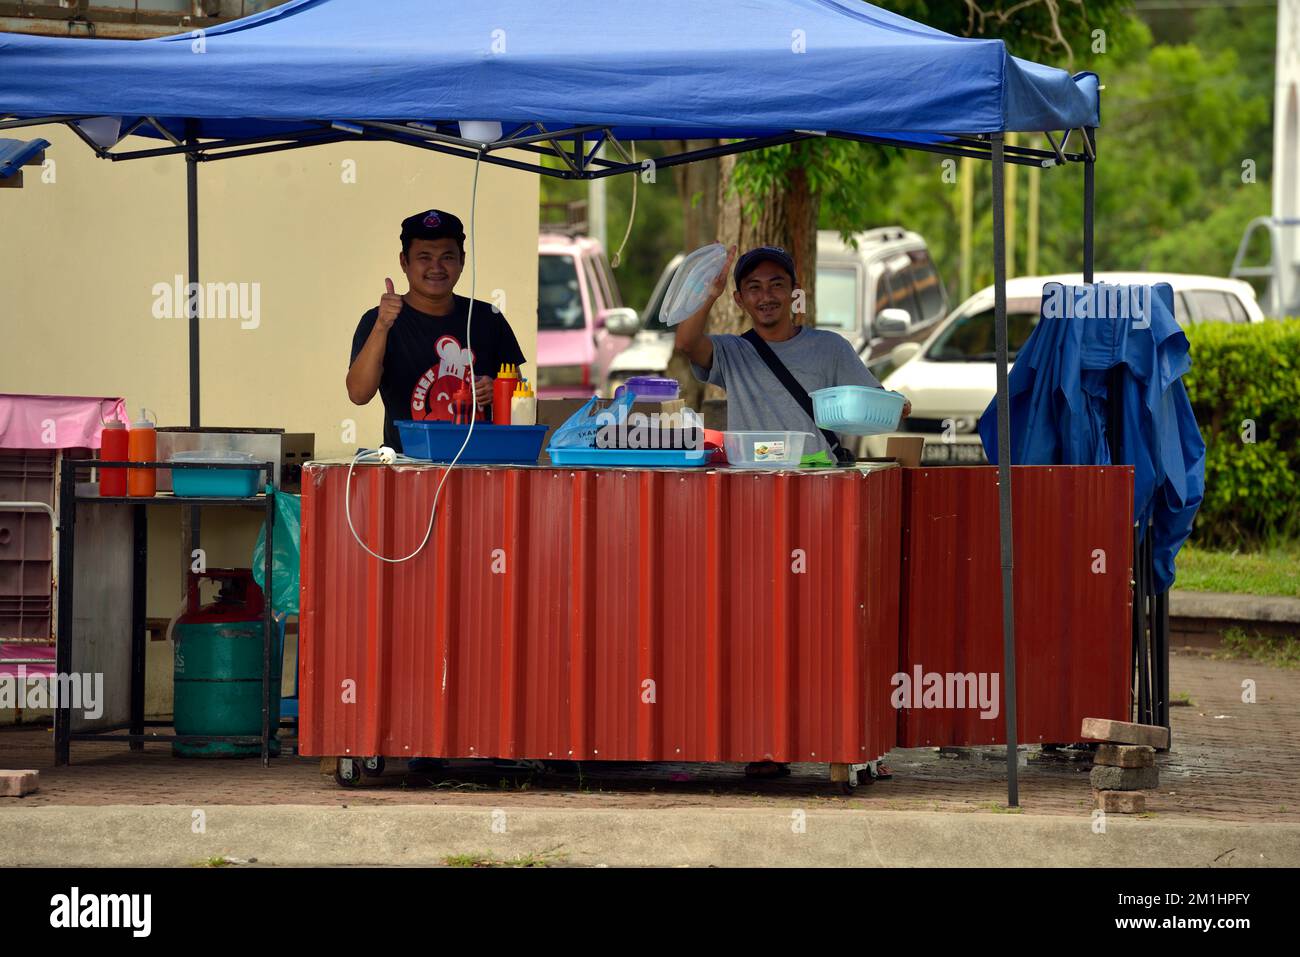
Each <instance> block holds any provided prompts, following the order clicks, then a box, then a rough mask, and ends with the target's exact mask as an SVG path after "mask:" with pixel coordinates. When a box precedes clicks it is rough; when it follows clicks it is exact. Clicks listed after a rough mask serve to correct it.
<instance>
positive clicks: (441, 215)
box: [402, 209, 465, 249]
mask: <svg viewBox="0 0 1300 957" xmlns="http://www.w3.org/2000/svg"><path fill="white" fill-rule="evenodd" d="M412 239H455V240H457V241H458V242H462V243H463V242H464V241H465V227H464V226H463V225H461V222H460V219H459V217H457V216H454V215H452V214H451V213H448V212H444V211H443V210H441V209H426V210H425V211H424V212H422V213H416V214H415V215H414V216H407V217H406V218H405V219H404V220H402V248H403V249H405V248H406V246H407V244H408V243H410V241H411V240H412Z"/></svg>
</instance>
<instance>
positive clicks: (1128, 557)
mask: <svg viewBox="0 0 1300 957" xmlns="http://www.w3.org/2000/svg"><path fill="white" fill-rule="evenodd" d="M997 481H998V474H997V469H996V468H992V467H970V468H960V467H957V468H954V467H948V468H928V469H926V468H921V469H907V470H905V472H904V484H903V502H904V509H905V512H906V516H905V520H904V531H903V569H904V571H903V589H904V591H903V603H902V658H901V660H902V663H903V666H902V668H900V671H902V672H904V673H906V674H908V675H909V676H913V675H915V673H916V671H915V669H916V668H917V667H918V666H919V667H920V668H921V671H922V674H925V673H937V674H941V675H948V674H953V675H956V674H977V675H978V674H980V673H984V674H994V673H996V674H997V675H999V680H1000V676H1001V675H1002V673H1003V662H1002V590H1001V553H1000V550H999V544H998V542H999V539H998V486H997ZM1011 481H1012V486H1011V493H1012V509H1013V519H1014V524H1013V536H1012V540H1013V550H1014V560H1015V609H1016V629H1015V634H1016V684H1017V690H1018V693H1017V701H1018V711H1017V715H1016V717H1017V721H1016V725H1017V728H1018V732H1017V733H1018V737H1019V740H1020V742H1021V743H1027V744H1036V743H1039V742H1052V743H1068V742H1073V741H1076V740H1078V738H1079V726H1080V724H1081V722H1082V719H1083V718H1085V717H1097V718H1117V719H1120V720H1125V721H1126V720H1128V718H1129V670H1130V655H1131V653H1132V651H1131V648H1132V619H1131V616H1132V590H1131V587H1130V585H1129V581H1130V578H1131V576H1132V565H1133V539H1132V535H1133V520H1132V515H1133V469H1132V468H1131V467H1129V466H1115V467H1104V468H1103V467H1097V466H1020V467H1016V468H1014V469H1012V480H1011ZM1103 563H1104V564H1103ZM1103 569H1104V570H1103ZM913 703H915V701H913ZM1005 729H1006V719H1005V717H1004V716H1003V715H1002V714H1001V713H999V714H998V716H997V717H996V718H981V717H980V711H979V709H977V708H969V707H967V708H964V709H955V708H934V707H921V708H915V707H914V708H910V709H904V710H902V711H901V712H900V716H899V741H898V743H899V746H900V747H922V746H926V745H975V744H992V743H1005V742H1006V733H1005Z"/></svg>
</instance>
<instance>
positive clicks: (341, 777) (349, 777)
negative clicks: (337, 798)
mask: <svg viewBox="0 0 1300 957" xmlns="http://www.w3.org/2000/svg"><path fill="white" fill-rule="evenodd" d="M361 775H362V772H361V762H360V761H358V760H357V759H356V758H339V763H338V765H337V766H336V767H335V769H334V783H336V784H337V785H338V786H339V787H343V788H354V787H356V786H357V785H359V784H360V783H361Z"/></svg>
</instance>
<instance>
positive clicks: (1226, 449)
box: [1184, 319, 1300, 546]
mask: <svg viewBox="0 0 1300 957" xmlns="http://www.w3.org/2000/svg"><path fill="white" fill-rule="evenodd" d="M1187 338H1188V340H1189V341H1190V342H1191V347H1192V369H1191V372H1189V373H1188V374H1187V376H1186V378H1185V380H1184V381H1185V382H1186V385H1187V393H1188V396H1189V397H1190V398H1191V401H1192V408H1193V410H1194V411H1195V413H1196V421H1197V422H1198V423H1199V424H1200V426H1201V435H1202V436H1204V438H1205V501H1204V502H1203V503H1202V504H1201V510H1200V513H1199V514H1198V515H1197V518H1196V528H1195V531H1194V532H1193V534H1192V539H1193V541H1195V542H1198V543H1199V544H1202V545H1210V546H1225V545H1227V546H1235V545H1241V544H1246V545H1255V544H1259V543H1262V542H1267V541H1276V540H1277V539H1279V538H1285V539H1290V538H1294V537H1296V536H1297V535H1300V447H1297V438H1300V381H1298V380H1297V376H1300V319H1287V320H1284V321H1280V322H1273V321H1270V322H1265V323H1262V324H1256V325H1229V324H1227V323H1204V324H1201V325H1196V326H1191V327H1189V328H1188V329H1187ZM1248 422H1253V423H1254V428H1255V434H1254V441H1253V442H1250V441H1247V440H1246V437H1245V435H1246V430H1247V428H1248Z"/></svg>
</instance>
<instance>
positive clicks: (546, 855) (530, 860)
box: [442, 850, 557, 867]
mask: <svg viewBox="0 0 1300 957" xmlns="http://www.w3.org/2000/svg"><path fill="white" fill-rule="evenodd" d="M556 858H557V855H556V854H555V852H554V850H550V851H542V852H541V853H540V854H521V855H519V856H518V857H511V858H505V859H503V858H497V857H493V856H492V855H490V854H452V855H450V856H449V857H444V858H443V859H442V862H443V863H444V864H446V865H447V866H448V867H550V866H551V865H552V864H553V863H555V862H556Z"/></svg>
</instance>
